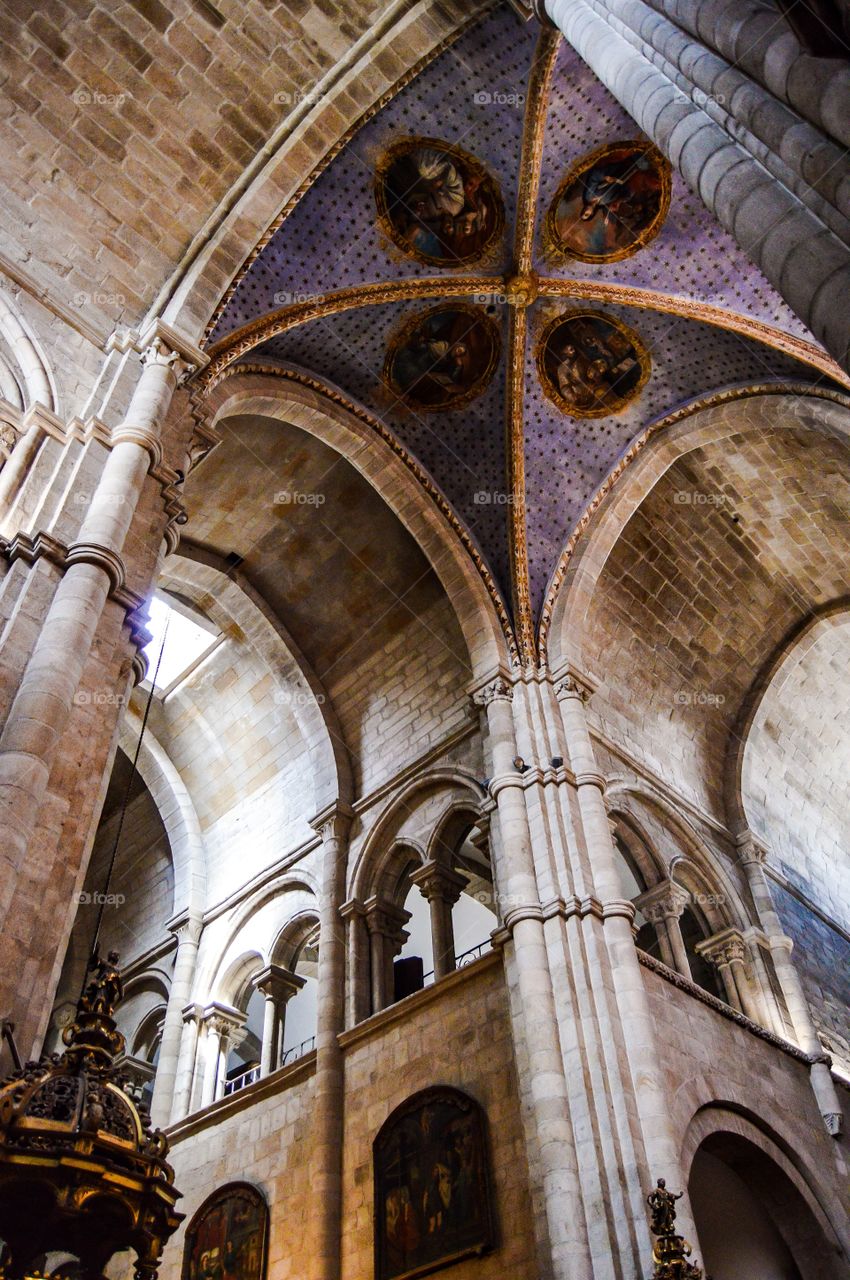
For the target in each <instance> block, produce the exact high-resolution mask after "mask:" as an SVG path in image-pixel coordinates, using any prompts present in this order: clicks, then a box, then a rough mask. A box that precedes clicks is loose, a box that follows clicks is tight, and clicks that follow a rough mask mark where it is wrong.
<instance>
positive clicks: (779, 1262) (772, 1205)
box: [688, 1132, 847, 1280]
mask: <svg viewBox="0 0 850 1280" xmlns="http://www.w3.org/2000/svg"><path fill="white" fill-rule="evenodd" d="M688 1194H689V1196H690V1201H691V1207H692V1209H693V1214H694V1220H695V1222H696V1227H697V1232H698V1235H699V1242H700V1249H701V1253H702V1258H701V1261H702V1264H703V1268H704V1271H705V1275H706V1278H707V1280H743V1277H746V1280H839V1278H840V1277H842V1276H845V1275H846V1274H847V1273H846V1270H845V1266H846V1259H843V1258H842V1257H841V1252H840V1249H839V1247H838V1246H837V1244H836V1243H835V1241H831V1240H829V1239H828V1237H827V1235H826V1234H825V1232H824V1229H823V1227H822V1225H821V1223H820V1222H819V1221H818V1219H817V1217H816V1216H815V1213H814V1212H813V1210H812V1208H811V1206H810V1205H809V1204H808V1203H807V1200H806V1199H805V1198H804V1196H803V1195H802V1193H801V1192H800V1190H799V1189H798V1188H797V1187H796V1186H795V1185H794V1183H793V1182H792V1180H791V1178H790V1177H789V1176H788V1174H787V1173H786V1172H785V1171H784V1170H783V1169H781V1168H780V1166H779V1165H778V1164H777V1163H775V1161H773V1160H772V1159H771V1158H770V1156H769V1155H767V1154H766V1152H764V1151H762V1150H761V1149H760V1148H759V1147H757V1146H756V1145H755V1144H754V1143H752V1142H750V1141H749V1140H748V1139H746V1138H744V1137H742V1136H740V1135H739V1134H734V1133H728V1132H725V1133H724V1132H721V1133H713V1134H711V1135H709V1137H707V1138H705V1139H704V1141H703V1142H702V1143H701V1144H700V1146H699V1147H698V1149H697V1151H696V1153H695V1155H694V1159H693V1163H692V1165H691V1174H690V1179H689V1184H688Z"/></svg>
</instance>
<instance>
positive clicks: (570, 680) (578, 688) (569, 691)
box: [555, 671, 593, 703]
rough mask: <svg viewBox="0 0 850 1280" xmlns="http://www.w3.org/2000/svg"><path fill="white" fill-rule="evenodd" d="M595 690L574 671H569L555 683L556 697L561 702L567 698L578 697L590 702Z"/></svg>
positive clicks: (580, 699) (581, 700) (582, 700)
mask: <svg viewBox="0 0 850 1280" xmlns="http://www.w3.org/2000/svg"><path fill="white" fill-rule="evenodd" d="M592 692H593V690H592V689H591V687H590V685H589V684H588V682H587V681H586V680H582V679H581V678H580V677H579V676H578V675H577V674H576V673H575V672H574V671H568V672H567V674H566V675H565V676H563V677H562V679H560V680H559V681H558V683H557V684H556V685H555V697H556V698H557V699H558V701H559V702H563V701H565V699H567V698H578V699H579V701H580V702H583V703H584V702H588V701H589V700H590V695H591V694H592Z"/></svg>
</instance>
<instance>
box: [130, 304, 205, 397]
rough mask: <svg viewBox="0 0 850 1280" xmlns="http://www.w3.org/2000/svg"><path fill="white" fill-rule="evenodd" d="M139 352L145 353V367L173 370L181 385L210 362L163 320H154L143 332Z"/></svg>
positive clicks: (140, 337)
mask: <svg viewBox="0 0 850 1280" xmlns="http://www.w3.org/2000/svg"><path fill="white" fill-rule="evenodd" d="M136 349H137V350H138V351H140V352H141V356H142V363H143V364H145V365H149V364H154V365H156V364H158V365H166V366H168V367H169V368H172V369H173V370H174V372H175V374H176V375H177V381H178V383H180V382H184V381H185V380H186V379H187V378H190V377H191V376H192V374H193V373H197V372H198V371H199V370H200V369H203V368H205V367H206V366H207V365H208V364H209V361H210V358H209V356H208V355H207V354H206V352H205V351H202V350H201V348H200V347H199V346H197V344H196V343H194V342H192V341H191V339H190V338H187V337H186V335H185V334H182V333H180V332H179V330H177V329H174V328H173V327H172V326H171V325H170V324H166V323H165V321H163V320H153V321H151V323H150V324H149V325H148V326H147V328H146V329H144V330H142V333H141V335H140V336H139V340H138V344H137V347H136Z"/></svg>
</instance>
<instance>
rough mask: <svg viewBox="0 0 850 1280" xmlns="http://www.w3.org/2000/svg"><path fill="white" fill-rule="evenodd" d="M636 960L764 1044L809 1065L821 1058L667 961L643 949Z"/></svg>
mask: <svg viewBox="0 0 850 1280" xmlns="http://www.w3.org/2000/svg"><path fill="white" fill-rule="evenodd" d="M637 956H638V960H639V961H640V963H641V964H642V965H643V967H644V968H645V969H651V970H652V972H653V973H657V974H658V976H659V977H660V978H663V979H664V980H665V982H669V983H671V984H672V985H673V986H674V987H678V988H679V990H680V991H685V992H687V994H688V995H690V996H693V997H694V999H696V1000H699V1002H700V1003H701V1004H704V1005H708V1007H709V1009H713V1010H714V1011H715V1013H719V1014H720V1015H721V1017H723V1018H725V1019H726V1020H727V1022H736V1023H737V1024H738V1026H739V1027H743V1029H744V1030H745V1031H749V1032H750V1034H751V1035H754V1036H756V1037H757V1039H759V1040H764V1041H766V1042H767V1044H772V1045H773V1046H774V1047H775V1048H777V1049H780V1050H781V1051H782V1052H783V1053H785V1054H787V1055H788V1057H789V1058H795V1059H796V1061H797V1062H802V1063H805V1065H806V1066H808V1067H811V1066H813V1065H814V1064H815V1063H817V1062H821V1061H823V1057H824V1056H825V1055H823V1056H822V1055H820V1054H809V1053H806V1051H805V1050H804V1049H800V1048H798V1047H797V1045H795V1044H792V1043H791V1042H790V1040H783V1039H782V1037H781V1036H778V1035H776V1034H775V1033H774V1032H773V1031H768V1030H767V1028H766V1027H760V1026H759V1024H758V1023H757V1022H753V1021H751V1019H750V1018H748V1017H747V1016H746V1014H744V1013H739V1012H738V1010H737V1009H733V1008H732V1007H731V1005H728V1004H726V1003H725V1001H723V1000H720V999H718V997H717V996H713V995H711V993H710V992H709V991H705V990H704V989H703V988H702V987H700V986H698V985H697V983H695V982H693V981H691V979H690V978H685V977H683V976H682V974H681V973H677V972H676V971H675V970H673V969H668V967H667V965H666V964H664V963H663V962H662V961H661V960H656V958H655V956H650V955H648V954H647V953H646V952H645V951H640V950H639V951H638V953H637Z"/></svg>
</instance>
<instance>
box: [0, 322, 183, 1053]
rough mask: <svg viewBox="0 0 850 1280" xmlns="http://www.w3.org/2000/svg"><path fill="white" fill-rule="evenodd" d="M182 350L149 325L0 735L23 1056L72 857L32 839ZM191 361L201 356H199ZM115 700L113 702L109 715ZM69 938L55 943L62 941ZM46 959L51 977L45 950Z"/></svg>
mask: <svg viewBox="0 0 850 1280" xmlns="http://www.w3.org/2000/svg"><path fill="white" fill-rule="evenodd" d="M191 351H194V348H191ZM189 352H190V348H189V347H188V345H187V344H186V343H184V342H182V341H181V340H179V339H178V338H177V336H176V335H174V334H173V333H172V331H170V330H166V329H164V327H163V326H160V325H156V326H154V328H153V331H152V337H151V340H150V344H149V345H148V346H147V349H146V350H145V352H144V355H143V365H142V372H141V376H140V378H139V382H138V384H137V387H136V390H135V392H134V394H133V397H132V400H131V403H130V407H129V409H128V411H127V416H126V418H125V420H124V422H123V423H122V424H121V425H120V426H119V427H117V428H116V429H115V431H114V432H113V433H112V437H111V445H112V447H111V450H110V452H109V456H108V458H107V460H106V463H105V465H104V467H103V471H102V472H101V475H100V478H99V480H98V484H97V488H96V490H95V493H94V496H93V498H92V501H91V503H90V504H89V506H88V510H87V514H86V517H85V519H84V521H83V523H82V526H81V528H80V530H79V534H78V537H77V539H76V541H74V542H73V543H72V544H71V545H70V546H69V547H68V550H67V554H66V555H65V557H64V565H63V570H64V572H63V576H62V578H61V580H60V582H59V585H58V586H57V588H56V591H55V593H54V595H53V598H52V601H51V603H50V605H49V608H48V609H47V612H46V615H45V617H44V620H43V623H42V626H41V629H40V631H39V635H38V639H37V641H36V643H35V646H34V648H33V650H32V653H31V654H30V657H29V659H28V661H27V663H26V666H25V668H24V671H23V675H22V677H21V679H20V683H19V685H18V688H17V691H16V693H15V695H14V698H13V700H12V703H11V706H10V708H9V711H8V715H7V717H6V722H5V724H4V726H3V729H2V733H0V850H2V853H0V859H1V860H2V861H0V867H1V868H2V875H0V929H2V932H3V937H4V944H5V947H6V961H7V963H6V965H5V966H4V970H3V975H2V977H0V1008H2V1009H3V1010H4V1011H8V1012H9V1013H10V1014H13V1015H14V1018H15V1021H16V1023H18V1025H19V1031H20V1032H21V1040H22V1045H24V1046H25V1051H26V1052H28V1051H29V1044H30V1043H31V1039H32V1034H33V1029H34V1026H35V1025H37V1023H38V1020H39V1015H40V1012H41V1011H40V1009H36V1008H34V1007H33V1003H32V1001H31V999H30V996H31V991H30V990H27V989H25V987H22V985H21V984H22V983H25V984H26V985H29V986H31V984H32V980H33V974H34V969H33V967H32V957H31V954H30V953H31V941H32V938H34V937H37V936H39V935H40V934H41V933H42V932H43V920H44V918H45V915H47V916H49V917H50V918H52V919H64V918H65V917H67V918H68V920H69V921H70V912H69V910H66V904H64V903H62V904H59V903H57V902H55V901H54V900H53V899H55V895H56V886H57V885H58V886H60V887H61V886H62V885H65V884H67V880H68V872H67V862H66V861H64V862H61V863H59V864H57V858H58V859H63V857H64V858H65V859H67V855H68V850H67V849H66V850H62V851H57V850H56V849H55V848H54V847H53V846H50V847H49V848H48V847H47V846H45V847H44V848H42V847H41V846H40V845H39V842H38V841H37V840H36V839H35V838H34V837H35V833H36V830H37V829H38V827H39V823H40V819H41V815H42V810H43V806H44V804H45V801H46V799H47V795H48V784H49V779H50V774H51V769H52V768H53V765H54V762H55V759H56V753H57V749H58V747H59V743H60V742H61V740H62V738H63V734H64V733H65V730H66V728H67V727H68V725H69V722H70V718H71V712H72V708H73V705H74V697H75V694H76V693H77V690H78V688H79V686H80V681H81V679H82V676H83V672H84V670H85V667H86V664H87V662H88V660H89V657H90V654H91V652H92V646H93V643H94V640H95V636H96V633H97V629H98V626H99V624H100V621H101V618H102V616H103V614H104V609H105V605H106V602H107V599H108V598H110V597H114V596H115V594H116V593H119V595H120V593H121V592H122V590H123V587H124V579H125V568H124V563H123V560H122V552H123V550H124V546H125V542H126V540H127V536H128V533H129V532H130V529H131V525H132V523H133V518H134V515H135V512H136V507H137V504H138V502H139V499H140V497H141V494H142V490H143V488H144V485H145V482H146V479H147V476H148V473H149V471H150V469H151V467H152V466H154V465H159V463H160V462H161V456H162V446H161V443H160V435H161V430H162V424H163V421H164V419H165V416H166V414H167V412H168V408H169V405H170V402H171V398H172V394H173V392H174V388H175V387H176V385H177V382H178V379H179V377H180V376H181V374H182V373H185V372H186V371H187V369H188V368H190V367H192V366H191V364H190V363H189ZM197 358H198V360H199V361H201V362H203V361H204V360H205V357H204V356H203V355H202V353H198V357H197ZM164 524H165V522H164V521H163V529H164ZM147 532H149V531H147ZM120 692H121V694H122V697H123V693H124V689H123V688H122V689H121V691H120ZM121 700H122V699H121V698H116V699H115V707H114V709H113V712H112V714H113V715H114V717H115V718H116V720H117V715H118V704H119V703H120V702H121ZM39 858H41V861H40V860H39ZM59 866H61V869H62V874H61V875H57V870H58V867H59ZM64 940H65V939H64V937H62V936H60V937H58V938H57V939H56V946H57V948H58V947H61V946H62V944H63V942H64ZM46 959H49V960H50V965H49V966H48V972H49V968H51V967H52V957H47V958H46ZM25 975H27V976H26V977H25ZM44 978H45V982H46V981H47V973H45V974H44ZM45 996H47V997H48V998H49V995H48V993H47V992H46V991H45Z"/></svg>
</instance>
